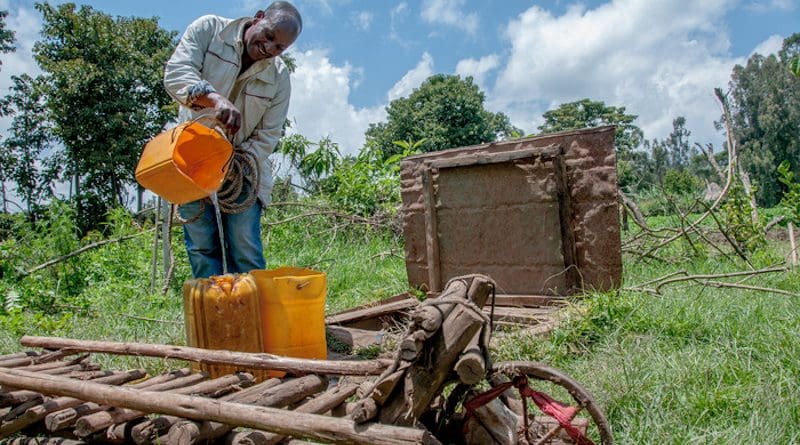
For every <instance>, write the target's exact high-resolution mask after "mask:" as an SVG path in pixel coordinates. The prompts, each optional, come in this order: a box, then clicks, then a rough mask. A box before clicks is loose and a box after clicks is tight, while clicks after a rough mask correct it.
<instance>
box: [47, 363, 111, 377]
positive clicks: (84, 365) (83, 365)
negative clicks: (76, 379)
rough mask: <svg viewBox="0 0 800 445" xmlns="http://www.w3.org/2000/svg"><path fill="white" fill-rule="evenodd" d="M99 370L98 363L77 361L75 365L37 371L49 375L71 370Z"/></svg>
mask: <svg viewBox="0 0 800 445" xmlns="http://www.w3.org/2000/svg"><path fill="white" fill-rule="evenodd" d="M99 370H100V365H98V364H97V363H79V364H77V365H69V366H63V367H60V368H53V369H45V370H44V371H38V372H39V373H41V374H50V375H68V374H71V373H73V372H85V371H99Z"/></svg>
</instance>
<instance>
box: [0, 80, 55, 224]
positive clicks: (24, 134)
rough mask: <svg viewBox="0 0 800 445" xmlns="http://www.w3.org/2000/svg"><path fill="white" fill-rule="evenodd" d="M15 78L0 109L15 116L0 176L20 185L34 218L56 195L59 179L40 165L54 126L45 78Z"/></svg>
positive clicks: (0, 153)
mask: <svg viewBox="0 0 800 445" xmlns="http://www.w3.org/2000/svg"><path fill="white" fill-rule="evenodd" d="M11 80H12V82H13V85H12V86H11V88H10V90H11V92H10V94H9V95H8V96H6V97H5V98H3V99H0V108H3V109H5V110H6V115H10V116H13V119H12V121H11V127H10V128H9V133H8V136H7V137H6V139H4V140H3V141H2V143H0V178H2V179H3V180H4V181H5V180H11V181H13V182H14V183H15V184H16V192H17V194H18V195H19V196H21V197H22V199H23V201H24V202H25V211H26V212H27V214H28V215H29V216H31V217H32V216H33V209H34V207H35V206H37V205H38V204H39V203H40V202H41V201H42V199H44V198H47V197H49V196H50V195H52V192H51V186H52V185H53V182H54V180H55V179H56V178H55V177H53V176H52V175H49V174H48V171H47V170H43V169H42V168H41V167H39V166H38V165H37V164H39V162H37V161H39V160H40V155H41V153H42V152H43V151H44V150H45V149H46V148H48V147H49V144H50V132H51V128H50V126H49V121H48V119H47V110H46V108H45V103H44V97H43V95H42V91H41V86H42V79H41V78H37V79H33V78H32V77H30V76H29V75H27V74H23V75H21V76H12V77H11ZM44 164H46V161H45V162H44ZM4 198H5V197H4Z"/></svg>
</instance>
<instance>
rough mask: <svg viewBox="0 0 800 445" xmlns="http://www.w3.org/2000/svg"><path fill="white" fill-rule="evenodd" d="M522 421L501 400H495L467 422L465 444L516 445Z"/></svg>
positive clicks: (478, 410)
mask: <svg viewBox="0 0 800 445" xmlns="http://www.w3.org/2000/svg"><path fill="white" fill-rule="evenodd" d="M520 421H521V419H519V418H518V417H517V415H516V414H514V413H513V412H511V410H510V409H508V407H507V406H505V405H504V404H503V403H502V402H501V401H500V400H498V399H494V400H492V401H491V402H489V403H487V404H486V405H483V406H482V407H480V408H478V409H476V410H475V414H474V415H473V416H472V417H471V418H470V419H468V420H467V425H466V428H465V430H466V434H465V435H464V442H465V443H466V444H467V445H484V444H497V445H516V444H517V443H518V441H517V431H518V430H519V423H520Z"/></svg>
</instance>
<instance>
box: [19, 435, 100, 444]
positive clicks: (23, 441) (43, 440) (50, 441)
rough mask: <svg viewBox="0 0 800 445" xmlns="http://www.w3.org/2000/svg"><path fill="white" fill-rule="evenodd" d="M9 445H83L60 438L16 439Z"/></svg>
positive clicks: (77, 441)
mask: <svg viewBox="0 0 800 445" xmlns="http://www.w3.org/2000/svg"><path fill="white" fill-rule="evenodd" d="M10 443H11V445H85V444H86V442H84V441H81V440H72V439H64V438H62V437H25V436H23V437H17V438H16V439H14V440H12V441H11V442H10Z"/></svg>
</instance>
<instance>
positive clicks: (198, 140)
mask: <svg viewBox="0 0 800 445" xmlns="http://www.w3.org/2000/svg"><path fill="white" fill-rule="evenodd" d="M212 117H213V116H212V115H209V114H202V115H200V116H198V117H197V118H196V119H193V120H191V121H187V122H184V123H182V124H180V125H178V126H177V127H175V128H173V129H171V130H167V131H165V132H163V133H161V134H159V135H158V136H156V137H155V138H153V139H152V140H151V141H150V142H148V143H147V145H145V147H144V150H143V151H142V156H141V157H140V158H139V163H138V165H137V166H136V172H135V173H136V180H137V181H138V182H139V184H141V185H142V187H144V188H146V189H147V190H150V191H151V192H153V193H155V194H156V195H158V196H161V197H162V198H164V199H166V200H167V201H169V202H171V203H173V204H186V203H187V202H192V201H196V200H198V199H201V198H205V197H207V196H208V195H210V194H211V193H213V192H215V191H217V190H218V189H219V188H220V186H221V185H222V181H223V180H224V179H225V172H226V171H227V169H228V164H229V161H230V159H231V157H232V156H233V146H232V145H231V143H230V142H229V141H228V139H227V137H226V136H225V134H223V133H222V132H221V131H219V130H216V129H212V128H209V127H206V126H205V125H203V124H201V123H200V122H198V121H199V120H201V119H203V118H212Z"/></svg>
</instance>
